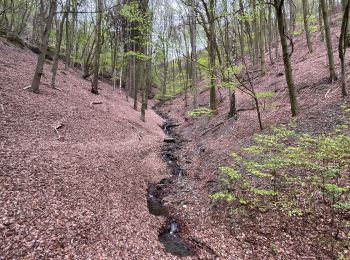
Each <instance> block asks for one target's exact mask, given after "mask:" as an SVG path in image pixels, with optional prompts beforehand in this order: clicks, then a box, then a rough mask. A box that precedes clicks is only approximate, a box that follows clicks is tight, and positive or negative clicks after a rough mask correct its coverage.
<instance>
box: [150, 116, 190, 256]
mask: <svg viewBox="0 0 350 260" xmlns="http://www.w3.org/2000/svg"><path fill="white" fill-rule="evenodd" d="M157 112H158V114H160V115H161V116H163V118H167V117H166V115H164V114H161V113H160V112H159V111H157ZM176 126H178V125H176V124H174V123H173V122H172V121H171V120H170V119H167V121H166V122H165V123H164V124H163V127H162V128H163V131H164V132H165V134H166V136H167V137H166V138H165V139H164V144H163V146H162V158H163V160H164V161H165V162H166V163H167V165H168V167H169V169H170V171H171V175H170V176H169V177H167V178H164V179H162V180H161V181H160V182H159V183H153V184H150V185H149V187H148V189H147V206H148V210H149V213H150V214H152V215H155V216H160V217H163V218H165V224H164V225H163V226H162V227H160V229H159V230H160V232H159V235H158V239H159V241H160V242H161V243H162V244H163V246H164V250H165V251H166V252H168V253H171V254H172V255H175V256H180V257H184V256H189V255H193V251H192V250H191V245H190V244H189V243H188V242H186V240H185V239H183V237H182V236H181V224H180V221H179V220H178V219H176V218H174V217H172V216H171V215H170V213H169V210H168V208H167V207H166V206H165V205H164V200H163V199H164V196H165V195H166V194H165V190H171V189H172V186H173V185H174V182H175V181H176V180H177V179H178V178H183V177H184V176H185V172H184V170H183V169H181V167H180V166H179V164H178V158H177V157H176V155H175V151H176V150H178V149H181V141H180V140H179V137H178V136H177V135H176V133H175V131H174V128H175V127H176Z"/></svg>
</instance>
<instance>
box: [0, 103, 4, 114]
mask: <svg viewBox="0 0 350 260" xmlns="http://www.w3.org/2000/svg"><path fill="white" fill-rule="evenodd" d="M0 107H1V110H2V112H3V113H5V108H4V105H3V104H0Z"/></svg>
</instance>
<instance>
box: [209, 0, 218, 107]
mask: <svg viewBox="0 0 350 260" xmlns="http://www.w3.org/2000/svg"><path fill="white" fill-rule="evenodd" d="M214 15H215V0H209V11H208V23H209V38H208V47H209V48H208V49H209V50H208V54H209V75H210V109H211V110H213V111H216V86H215V69H216V68H215V20H214V17H215V16H214Z"/></svg>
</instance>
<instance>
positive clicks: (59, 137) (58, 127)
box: [53, 122, 64, 141]
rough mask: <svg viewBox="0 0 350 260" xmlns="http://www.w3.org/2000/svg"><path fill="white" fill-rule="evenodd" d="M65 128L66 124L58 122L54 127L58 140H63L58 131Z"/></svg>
mask: <svg viewBox="0 0 350 260" xmlns="http://www.w3.org/2000/svg"><path fill="white" fill-rule="evenodd" d="M63 126H64V124H62V123H60V122H57V123H56V125H55V126H54V127H53V128H54V129H55V132H56V134H57V140H59V141H60V140H61V136H60V133H59V132H58V129H60V128H62V127H63Z"/></svg>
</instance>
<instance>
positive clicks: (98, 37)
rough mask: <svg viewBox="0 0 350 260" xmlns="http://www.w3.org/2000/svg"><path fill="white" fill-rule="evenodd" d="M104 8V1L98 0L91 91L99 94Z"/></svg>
mask: <svg viewBox="0 0 350 260" xmlns="http://www.w3.org/2000/svg"><path fill="white" fill-rule="evenodd" d="M102 9H103V2H102V0H96V13H97V15H96V16H97V19H96V30H95V39H96V52H95V59H94V77H93V79H92V87H91V93H93V94H96V95H98V72H99V68H100V54H101V23H102Z"/></svg>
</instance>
